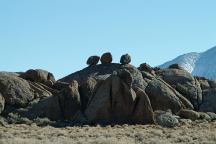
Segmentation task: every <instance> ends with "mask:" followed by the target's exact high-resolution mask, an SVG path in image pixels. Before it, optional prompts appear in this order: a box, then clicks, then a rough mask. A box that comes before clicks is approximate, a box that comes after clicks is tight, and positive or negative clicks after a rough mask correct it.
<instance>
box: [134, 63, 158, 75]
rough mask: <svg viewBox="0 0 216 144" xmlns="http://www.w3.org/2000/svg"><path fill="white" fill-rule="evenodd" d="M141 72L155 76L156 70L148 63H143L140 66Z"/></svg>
mask: <svg viewBox="0 0 216 144" xmlns="http://www.w3.org/2000/svg"><path fill="white" fill-rule="evenodd" d="M138 69H139V70H140V71H145V72H148V73H150V74H152V75H154V74H155V71H154V69H153V68H152V67H151V66H150V65H149V64H147V63H142V64H140V66H139V68H138Z"/></svg>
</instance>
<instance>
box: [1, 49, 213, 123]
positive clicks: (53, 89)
mask: <svg viewBox="0 0 216 144" xmlns="http://www.w3.org/2000/svg"><path fill="white" fill-rule="evenodd" d="M98 61H99V57H97V56H92V57H90V58H89V59H88V60H87V64H88V65H89V66H88V67H86V68H84V69H83V70H80V71H78V72H75V73H72V74H70V75H68V76H66V77H64V78H62V79H60V80H58V81H55V78H54V76H53V74H52V73H50V72H48V71H46V70H40V69H36V70H28V71H27V72H24V73H19V74H17V73H7V72H0V114H1V115H4V116H5V117H7V116H9V115H13V114H17V115H19V116H21V117H26V118H28V119H36V118H38V117H42V118H43V117H47V118H49V119H51V120H54V121H65V120H66V121H69V122H72V123H73V122H74V123H75V122H76V123H88V124H96V123H102V124H124V123H127V124H147V123H148V124H149V123H156V124H160V125H162V126H166V127H175V126H177V125H178V124H179V121H178V120H179V119H180V118H188V119H192V120H196V119H203V120H208V121H211V120H215V119H216V114H215V112H216V104H215V101H216V99H215V98H216V95H215V93H216V82H215V81H212V80H208V79H206V78H202V77H194V76H192V75H191V74H190V73H188V72H187V71H185V70H183V69H182V68H181V67H179V66H178V65H173V66H171V67H170V68H166V69H157V68H152V67H151V66H150V65H148V64H146V63H144V64H141V65H140V67H139V68H136V67H134V66H132V65H130V64H129V63H130V61H131V57H130V56H129V55H128V54H126V55H123V56H122V57H121V60H120V62H121V63H112V55H111V53H105V54H103V55H102V57H101V63H102V64H98ZM167 111H169V112H167ZM176 115H178V116H179V117H178V116H176Z"/></svg>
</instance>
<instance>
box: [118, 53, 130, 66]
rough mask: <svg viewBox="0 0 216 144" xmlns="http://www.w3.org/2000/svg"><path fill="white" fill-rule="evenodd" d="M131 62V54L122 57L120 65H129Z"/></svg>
mask: <svg viewBox="0 0 216 144" xmlns="http://www.w3.org/2000/svg"><path fill="white" fill-rule="evenodd" d="M130 62H131V56H130V55H129V54H125V55H122V56H121V59H120V63H121V64H129V63H130Z"/></svg>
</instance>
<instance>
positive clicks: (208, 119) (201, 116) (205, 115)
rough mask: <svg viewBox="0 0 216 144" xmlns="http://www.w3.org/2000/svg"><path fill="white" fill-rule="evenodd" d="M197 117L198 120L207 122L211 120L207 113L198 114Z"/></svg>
mask: <svg viewBox="0 0 216 144" xmlns="http://www.w3.org/2000/svg"><path fill="white" fill-rule="evenodd" d="M199 115H200V119H203V120H207V121H210V120H211V117H210V116H209V115H208V114H207V113H204V112H199Z"/></svg>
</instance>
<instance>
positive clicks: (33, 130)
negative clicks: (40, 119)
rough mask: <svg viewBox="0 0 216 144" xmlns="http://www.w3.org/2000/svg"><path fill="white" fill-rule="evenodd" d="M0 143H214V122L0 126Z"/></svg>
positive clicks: (215, 123)
mask: <svg viewBox="0 0 216 144" xmlns="http://www.w3.org/2000/svg"><path fill="white" fill-rule="evenodd" d="M0 143H1V144H29V143H31V144H38V143H39V144H51V143H52V144H59V143H61V144H75V143H78V144H83V143H84V144H85V143H86V144H87V143H90V144H148V143H149V144H158V143H159V144H169V143H171V144H172V143H182V144H183V143H188V144H197V143H201V144H215V143H216V122H210V123H209V122H193V123H191V124H182V125H180V126H179V127H175V128H163V127H161V126H158V125H122V126H120V125H115V126H110V125H108V126H104V127H103V126H99V125H98V126H88V125H85V126H82V127H81V126H73V127H64V128H55V127H51V126H46V127H39V126H37V125H36V124H31V125H25V124H11V125H6V126H0Z"/></svg>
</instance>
